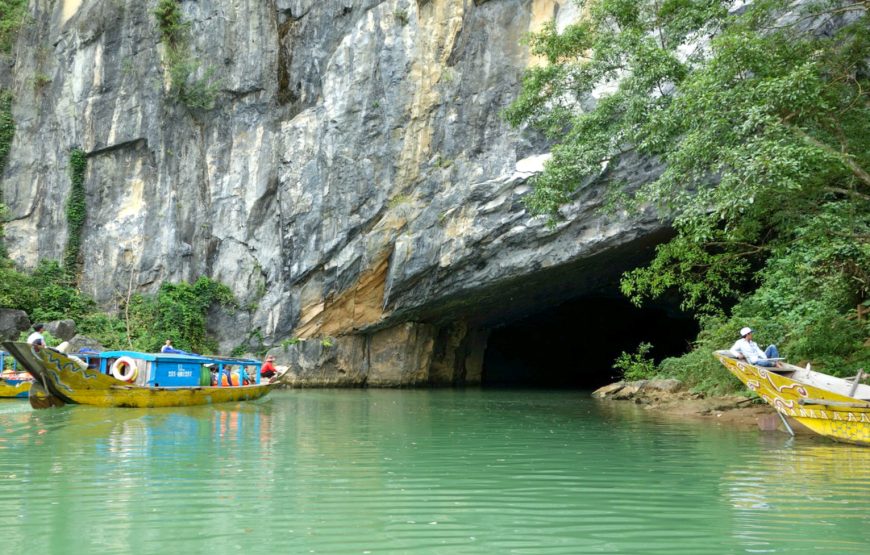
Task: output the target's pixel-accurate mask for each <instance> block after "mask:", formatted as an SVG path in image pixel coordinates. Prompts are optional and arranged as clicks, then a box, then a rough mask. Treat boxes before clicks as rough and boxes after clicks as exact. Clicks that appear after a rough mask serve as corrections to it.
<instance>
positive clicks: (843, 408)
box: [714, 350, 870, 446]
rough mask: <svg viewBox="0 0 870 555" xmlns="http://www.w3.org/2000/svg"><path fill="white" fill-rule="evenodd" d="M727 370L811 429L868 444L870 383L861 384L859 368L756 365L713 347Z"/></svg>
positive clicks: (829, 435)
mask: <svg viewBox="0 0 870 555" xmlns="http://www.w3.org/2000/svg"><path fill="white" fill-rule="evenodd" d="M714 355H715V356H716V358H718V359H719V361H720V362H721V363H722V364H723V365H725V368H727V369H728V371H729V372H731V373H732V374H734V375H735V376H736V377H737V379H739V380H740V381H741V382H743V383H744V384H745V385H746V387H748V388H749V389H751V390H752V391H754V392H755V393H757V394H758V396H759V397H761V398H762V399H764V400H765V401H766V402H767V403H768V404H770V405H771V406H772V407H773V408H774V409H776V411H777V412H778V413H779V415H780V418H782V419H783V422H784V423H785V425H786V427H787V428H788V429H789V431H791V428H790V427H789V424H788V421H787V420H786V419H785V417H790V418H793V419H794V420H796V421H798V422H800V423H801V424H803V425H804V426H806V427H807V428H809V429H810V430H812V431H813V432H815V433H817V434H820V435H823V436H825V437H828V438H831V439H833V440H836V441H842V442H846V443H854V444H858V445H866V446H870V386H868V385H864V384H861V383H860V380H861V377H862V373H861V372H859V373H858V375H857V376H855V377H854V378H851V379H848V380H847V379H843V378H837V377H834V376H830V375H828V374H823V373H821V372H816V371H814V370H811V369H810V367H809V365H807V367H806V368H802V367H800V366H795V365H793V364H787V363H785V362H782V363H781V366H782V367H781V368H766V367H762V366H755V365H753V364H750V363H749V362H746V361H745V360H739V359H737V358H734V356H733V355H731V352H730V351H727V350H725V351H716V352H715V353H714Z"/></svg>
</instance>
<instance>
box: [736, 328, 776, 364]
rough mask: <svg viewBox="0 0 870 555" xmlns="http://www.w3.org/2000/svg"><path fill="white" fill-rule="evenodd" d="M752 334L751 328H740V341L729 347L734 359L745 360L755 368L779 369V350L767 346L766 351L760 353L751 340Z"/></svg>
mask: <svg viewBox="0 0 870 555" xmlns="http://www.w3.org/2000/svg"><path fill="white" fill-rule="evenodd" d="M753 333H754V332H753V331H752V328H749V327H744V328H741V330H740V339H738V340H737V341H736V342H735V343H734V345H732V346H731V355H732V356H733V357H735V358H741V359H745V360H746V361H748V362H749V363H750V364H754V365H756V366H765V367H767V368H772V367H776V368H779V367H781V366H782V365H781V364H780V363H779V350H777V348H776V345H768V347H767V349H765V350H763V351H762V350H761V347H759V346H758V343H756V342H755V341H753V340H752V334H753Z"/></svg>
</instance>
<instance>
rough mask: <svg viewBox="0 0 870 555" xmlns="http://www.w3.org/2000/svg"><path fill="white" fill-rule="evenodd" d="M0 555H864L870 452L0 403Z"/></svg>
mask: <svg viewBox="0 0 870 555" xmlns="http://www.w3.org/2000/svg"><path fill="white" fill-rule="evenodd" d="M0 522H2V539H0V552H2V553H8V554H18V553H37V554H55V553H57V554H93V553H131V554H150V553H155V554H157V553H160V554H164V553H182V554H185V555H193V554H198V553H203V554H209V555H218V554H224V553H245V554H259V553H264V554H275V555H277V554H282V553H300V554H304V553H323V554H369V553H371V554H381V553H408V554H420V555H425V554H433V553H439V554H440V553H457V554H462V553H465V554H472V553H473V554H504V553H526V554H535V555H546V554H556V553H560V554H579V553H627V554H633V553H662V554H680V553H685V554H693V555H697V554H719V553H788V554H793V553H815V554H818V553H868V552H870V545H868V540H870V449H867V448H860V447H853V446H848V445H840V444H835V443H830V442H827V441H820V440H815V439H810V438H797V439H790V438H788V436H786V435H784V434H779V433H773V434H764V433H760V432H756V431H739V430H734V429H730V428H725V427H720V426H716V425H711V424H709V423H699V422H680V421H674V420H664V419H661V418H660V417H655V416H652V415H650V414H649V413H648V412H647V411H644V410H643V409H641V408H638V407H636V406H634V405H631V404H628V403H614V402H599V401H596V400H594V399H591V398H590V397H589V395H588V394H587V393H583V392H566V391H537V390H535V391H515V390H478V389H468V390H289V391H278V392H275V393H273V394H271V395H270V396H269V397H267V398H265V399H262V400H260V401H257V402H253V403H246V404H238V405H217V406H208V407H195V408H185V409H157V410H153V409H152V410H136V409H95V408H91V407H82V406H75V407H64V408H62V409H56V410H49V411H38V412H37V411H32V410H31V409H30V407H29V406H28V405H27V402H26V401H23V402H22V401H16V400H9V401H4V402H2V403H0Z"/></svg>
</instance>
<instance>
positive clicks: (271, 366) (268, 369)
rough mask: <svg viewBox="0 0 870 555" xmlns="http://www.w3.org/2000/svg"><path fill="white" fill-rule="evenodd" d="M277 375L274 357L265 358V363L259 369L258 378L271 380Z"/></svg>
mask: <svg viewBox="0 0 870 555" xmlns="http://www.w3.org/2000/svg"><path fill="white" fill-rule="evenodd" d="M277 373H278V369H277V368H275V357H273V356H272V355H269V356H267V357H266V362H264V363H263V366H262V367H260V377H261V378H267V379H272V378H273V377H275V374H277Z"/></svg>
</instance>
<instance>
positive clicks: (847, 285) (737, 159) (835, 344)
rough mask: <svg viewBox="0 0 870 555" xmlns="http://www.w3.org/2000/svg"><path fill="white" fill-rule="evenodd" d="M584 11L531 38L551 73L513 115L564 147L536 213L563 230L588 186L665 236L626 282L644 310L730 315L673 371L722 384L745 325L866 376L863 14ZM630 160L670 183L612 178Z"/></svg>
mask: <svg viewBox="0 0 870 555" xmlns="http://www.w3.org/2000/svg"><path fill="white" fill-rule="evenodd" d="M583 4H584V5H585V7H586V8H588V17H585V18H584V19H583V20H582V21H580V22H579V23H577V24H575V25H572V26H569V27H568V28H566V29H565V30H564V31H562V32H557V30H556V29H555V27H554V26H552V25H551V26H549V27H546V28H545V29H544V30H543V31H542V32H540V33H537V34H534V35H532V36H530V38H529V45H530V49H531V51H532V53H534V54H536V55H538V56H541V57H543V58H544V59H545V60H546V61H547V63H546V64H545V65H542V66H540V67H536V68H533V69H531V70H529V71H528V72H527V73H526V75H525V77H524V79H523V90H522V92H521V94H520V96H519V98H518V99H517V100H516V101H515V102H514V103H513V104H512V105H511V106H510V107H509V108H508V109H507V110H506V111H505V117H506V118H507V119H508V121H510V122H511V123H513V124H515V125H520V124H529V125H532V126H535V127H536V128H538V129H540V130H541V131H542V132H543V133H545V134H546V135H547V136H548V137H550V138H551V139H552V140H554V141H555V142H556V145H555V147H554V148H553V157H552V159H551V161H550V162H549V163H548V164H547V165H546V167H545V171H544V172H543V173H542V174H541V175H540V176H539V177H537V178H536V179H535V182H534V185H535V189H534V191H533V193H532V194H530V195H529V196H528V198H527V204H528V206H529V208H530V210H531V211H532V212H533V213H536V214H545V215H548V216H549V217H550V218H551V219H552V220H555V219H557V218H558V217H559V212H558V210H559V208H560V207H561V206H562V205H563V204H565V203H566V202H567V201H569V200H570V199H571V198H573V195H575V194H576V192H577V191H578V190H579V189H581V188H583V187H585V186H588V184H590V183H593V182H596V186H601V184H602V183H603V184H604V185H605V186H606V187H607V190H608V194H609V199H608V203H609V206H610V207H611V208H625V209H628V210H629V211H632V212H636V211H640V210H648V209H654V210H656V211H657V213H658V214H659V215H660V216H661V218H662V219H663V220H665V221H668V222H672V223H673V226H674V228H675V230H676V236H675V237H674V239H673V240H671V241H669V242H667V243H665V244H662V245H660V246H659V247H658V249H657V251H656V256H655V258H654V260H653V261H652V262H651V263H650V264H649V265H647V266H646V267H642V268H638V269H635V270H633V271H631V272H628V273H627V274H626V275H625V276H624V277H623V281H622V284H621V285H622V290H623V292H624V293H625V294H626V295H627V296H628V297H629V298H630V299H632V300H633V301H634V302H636V303H641V302H643V301H644V300H645V299H648V298H651V297H656V296H659V295H661V294H663V293H665V292H666V291H671V290H677V291H679V292H680V293H681V295H682V299H683V307H684V308H686V309H690V310H694V311H696V312H697V313H699V314H701V315H703V314H710V315H719V317H720V318H722V319H721V320H716V319H707V320H704V321H705V322H706V323H705V324H704V325H705V327H704V329H703V331H702V333H701V334H700V335H699V340H698V345H697V350H699V351H706V352H703V353H701V354H700V355H696V354H695V353H692V354H690V355H687V356H686V357H683V358H682V359H681V360H682V361H684V363H685V364H686V368H687V369H686V370H685V372H687V373H688V375H690V376H694V378H693V379H695V383H699V384H700V383H707V384H711V386H712V387H715V383H718V382H716V381H715V380H714V381H713V382H710V381H709V379H708V378H707V377H706V376H709V375H711V373H712V372H713V368H715V364H716V363H715V361H713V360H712V359H710V360H707V359H708V358H710V356H709V350H710V349H711V348H713V347H715V348H722V347H723V346H729V345H730V343H731V342H733V341H734V339H735V337H734V336H735V335H736V332H735V330H736V329H739V328H740V327H741V326H742V325H747V324H749V325H754V324H751V323H750V322H758V323H763V322H770V325H771V326H772V328H775V329H772V330H771V332H772V333H771V335H770V336H769V338H768V339H767V341H769V342H778V343H779V344H780V346H781V347H783V348H784V350H785V352H786V353H789V356H791V357H806V358H812V359H813V360H814V362H816V361H817V360H818V361H820V362H822V363H823V364H826V365H828V367H829V368H828V369H829V370H830V371H832V372H833V371H835V370H834V368H836V369H837V370H836V371H840V369H847V368H853V367H854V366H856V365H858V364H862V363H863V362H862V360H863V359H864V358H866V356H867V354H866V351H867V349H866V348H862V341H863V339H865V338H866V337H867V336H868V330H867V328H866V325H864V324H863V323H862V322H860V321H858V320H857V319H856V318H854V310H853V309H854V307H855V306H856V305H857V304H858V303H860V302H863V301H865V300H867V299H868V297H870V265H868V237H870V234H868V214H870V14H868V5H867V3H866V2H856V3H852V4H848V5H847V4H844V3H841V2H835V1H830V0H813V1H809V2H806V3H803V4H800V5H797V4H795V3H793V2H790V1H787V0H756V1H754V2H752V3H749V4H748V5H746V6H745V7H744V8H743V9H742V10H741V11H738V12H734V13H732V14H729V12H728V8H729V6H730V4H731V3H730V2H727V1H724V0H722V1H719V0H659V1H653V0H638V1H632V2H627V1H625V0H594V1H589V2H584V3H583ZM832 22H833V24H832ZM823 26H827V27H826V32H824V33H823V32H820V29H821V28H822V27H823ZM601 90H609V91H610V92H608V93H606V94H604V95H603V96H601V97H600V98H599V99H598V100H597V102H596V104H595V106H594V108H593V109H591V110H589V111H583V110H581V109H580V106H581V105H586V104H587V103H588V101H589V98H590V95H591V94H592V93H593V91H596V92H598V91H601ZM628 151H635V152H636V153H637V154H639V155H641V156H642V157H645V158H647V159H651V160H659V161H661V163H662V164H663V167H664V170H663V172H662V173H661V174H660V175H659V176H658V178H656V179H654V180H652V181H651V182H649V183H646V184H644V185H641V186H640V187H637V188H634V189H631V188H628V187H626V186H625V184H624V183H621V182H619V180H617V179H616V178H615V177H614V174H613V172H612V171H610V170H611V169H612V167H613V166H614V165H615V164H616V163H617V162H618V161H619V160H620V159H621V157H622V156H623V155H624V154H625V153H626V152H628ZM734 303H736V305H734V306H733V310H732V311H731V316H730V317H726V316H725V313H726V310H727V308H728V307H729V306H731V305H733V304H734ZM850 311H851V312H850ZM708 326H709V327H708ZM760 327H761V326H759V328H760ZM725 330H727V332H728V333H727V334H726V333H725ZM726 336H727V337H726ZM711 338H715V339H717V340H721V341H724V342H725V343H727V345H724V344H723V343H718V344H715V345H714V344H713V343H712V342H710V339H711ZM698 357H700V358H698ZM679 364H680V363H679V362H674V361H666V362H665V363H663V364H662V368H665V369H668V370H669V371H671V372H673V373H678V372H680V370H678V369H677V368H676V365H679ZM716 374H717V375H718V374H719V372H718V371H716ZM723 375H725V374H723Z"/></svg>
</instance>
